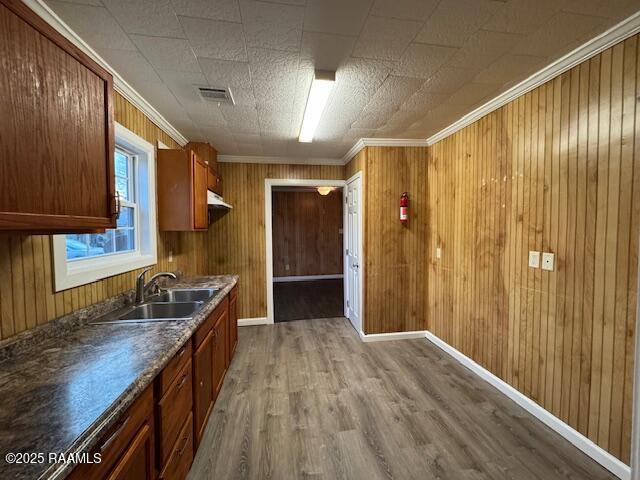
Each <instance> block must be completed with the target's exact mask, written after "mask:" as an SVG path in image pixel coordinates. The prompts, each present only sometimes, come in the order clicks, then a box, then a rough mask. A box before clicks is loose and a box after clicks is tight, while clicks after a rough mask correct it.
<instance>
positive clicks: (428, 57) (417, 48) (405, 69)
mask: <svg viewBox="0 0 640 480" xmlns="http://www.w3.org/2000/svg"><path fill="white" fill-rule="evenodd" d="M457 51H458V49H457V48H454V47H442V46H438V45H427V44H424V43H412V44H411V45H409V47H407V49H406V50H405V52H404V54H403V55H402V58H400V61H399V62H398V63H397V65H396V67H395V69H394V70H393V73H394V74H395V75H403V76H406V77H415V78H429V77H431V76H433V75H434V74H435V73H436V72H437V71H438V69H439V68H440V67H441V66H442V65H443V64H444V63H445V62H446V61H447V60H449V58H451V57H452V56H453V55H454V54H455V53H456V52H457Z"/></svg>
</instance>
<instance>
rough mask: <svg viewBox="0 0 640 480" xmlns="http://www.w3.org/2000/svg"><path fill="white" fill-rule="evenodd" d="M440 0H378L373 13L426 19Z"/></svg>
mask: <svg viewBox="0 0 640 480" xmlns="http://www.w3.org/2000/svg"><path fill="white" fill-rule="evenodd" d="M439 1H440V0H376V1H375V3H374V4H373V8H372V9H371V14H372V15H378V16H381V17H389V18H399V19H403V20H418V21H424V20H426V19H427V18H429V17H430V16H431V14H432V13H433V11H434V10H435V9H436V7H437V6H438V2H439Z"/></svg>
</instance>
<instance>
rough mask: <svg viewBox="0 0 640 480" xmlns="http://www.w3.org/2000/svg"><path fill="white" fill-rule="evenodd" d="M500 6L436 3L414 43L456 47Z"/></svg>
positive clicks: (482, 1) (461, 0) (475, 1)
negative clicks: (433, 10) (436, 6)
mask: <svg viewBox="0 0 640 480" xmlns="http://www.w3.org/2000/svg"><path fill="white" fill-rule="evenodd" d="M504 5H505V3H504V2H501V1H498V0H447V1H444V2H440V3H439V4H438V8H437V9H436V10H435V12H434V13H433V15H431V16H430V17H429V19H428V20H427V22H426V23H425V25H424V27H423V28H422V30H420V33H418V36H417V37H416V39H415V41H416V42H422V43H432V44H435V45H449V46H453V47H460V46H462V45H463V44H464V42H465V41H466V40H467V39H468V38H469V37H470V36H471V34H473V33H474V32H476V31H477V30H479V29H480V27H481V26H482V25H483V24H484V23H486V22H487V21H488V20H489V19H490V18H491V16H492V15H495V13H496V12H498V11H499V10H500V8H502V7H504Z"/></svg>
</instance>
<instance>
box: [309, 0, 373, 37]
mask: <svg viewBox="0 0 640 480" xmlns="http://www.w3.org/2000/svg"><path fill="white" fill-rule="evenodd" d="M372 2H373V0H350V1H348V2H345V1H344V0H307V7H306V9H305V15H304V30H305V31H310V32H324V33H337V34H339V35H358V34H359V33H360V30H361V29H362V26H363V25H364V22H365V19H366V18H367V14H368V12H369V9H370V8H371V4H372Z"/></svg>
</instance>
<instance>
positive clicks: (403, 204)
mask: <svg viewBox="0 0 640 480" xmlns="http://www.w3.org/2000/svg"><path fill="white" fill-rule="evenodd" d="M408 221H409V194H408V193H407V192H404V193H403V194H402V195H400V222H402V223H403V224H406V223H407V222H408Z"/></svg>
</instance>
